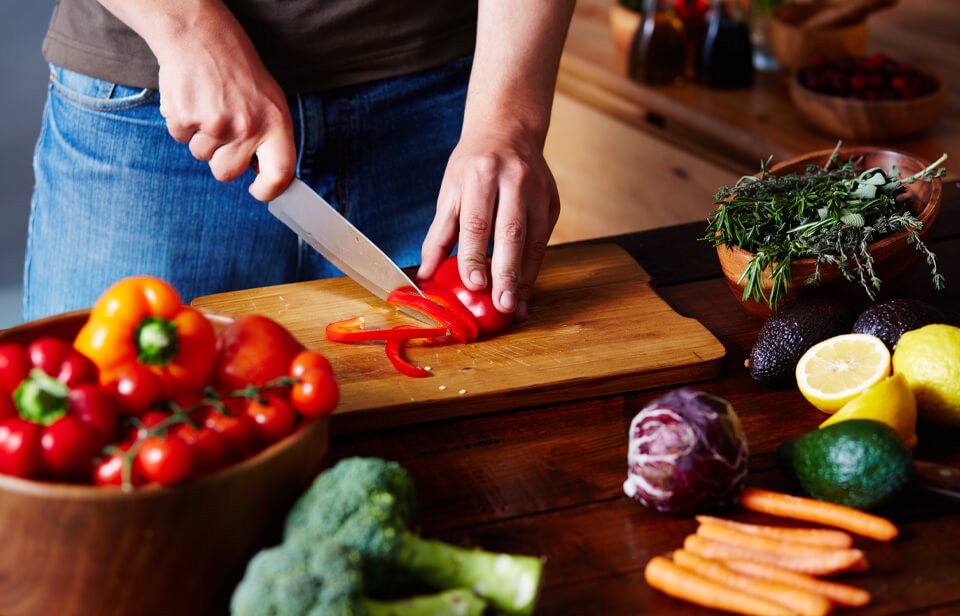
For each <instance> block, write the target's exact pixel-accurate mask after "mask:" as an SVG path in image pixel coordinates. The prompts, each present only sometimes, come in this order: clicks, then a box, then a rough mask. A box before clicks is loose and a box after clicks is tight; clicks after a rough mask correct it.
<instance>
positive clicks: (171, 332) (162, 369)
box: [73, 276, 217, 398]
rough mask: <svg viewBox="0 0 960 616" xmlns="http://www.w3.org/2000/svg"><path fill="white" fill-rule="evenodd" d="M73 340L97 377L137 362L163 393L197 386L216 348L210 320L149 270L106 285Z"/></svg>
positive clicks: (103, 380) (208, 370)
mask: <svg viewBox="0 0 960 616" xmlns="http://www.w3.org/2000/svg"><path fill="white" fill-rule="evenodd" d="M73 344H74V348H76V349H77V350H78V351H80V352H81V353H83V354H84V355H86V356H87V357H89V358H90V359H91V360H93V363H95V364H96V365H97V367H98V368H99V370H100V382H101V383H103V384H106V383H109V382H111V380H113V379H114V378H115V376H116V374H117V373H118V372H120V371H123V370H128V369H129V368H130V367H131V366H132V365H133V366H135V365H136V364H139V365H141V366H145V367H146V368H148V369H149V371H150V372H151V373H152V374H153V375H155V376H156V378H157V380H158V382H159V385H160V391H161V392H162V394H163V397H164V398H169V397H172V396H174V395H175V394H177V393H180V392H186V391H202V390H203V388H204V387H205V386H206V385H207V384H208V383H209V379H210V376H211V372H212V370H213V365H214V361H215V359H216V353H217V351H216V332H215V331H214V329H213V325H212V324H211V323H210V321H209V320H208V319H207V318H206V317H205V316H204V315H203V314H202V313H200V312H199V311H197V310H196V309H194V308H191V307H190V306H187V305H184V304H183V302H182V300H181V298H180V294H179V293H178V292H177V291H176V289H174V288H173V286H172V285H170V284H169V283H168V282H166V281H164V280H161V279H159V278H154V277H152V276H134V277H130V278H124V279H122V280H120V281H118V282H116V283H114V284H113V285H112V286H111V287H110V288H109V289H107V290H106V292H104V294H103V295H102V296H100V298H99V299H98V300H97V302H96V304H94V306H93V308H92V309H91V311H90V317H89V318H88V319H87V322H86V323H85V324H84V326H83V328H82V329H81V330H80V332H79V333H78V334H77V337H76V338H75V339H74V343H73Z"/></svg>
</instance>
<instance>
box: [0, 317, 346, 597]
mask: <svg viewBox="0 0 960 616" xmlns="http://www.w3.org/2000/svg"><path fill="white" fill-rule="evenodd" d="M115 306H116V304H115ZM191 310H194V309H192V308H190V307H189V306H180V308H178V309H177V311H178V313H177V315H176V316H169V317H168V316H167V315H150V316H149V319H150V323H151V324H155V323H156V322H157V321H163V322H165V323H167V324H173V326H172V328H170V329H168V333H169V332H170V331H172V332H174V334H173V335H174V336H176V335H179V340H178V344H179V347H178V346H177V345H174V352H173V353H171V354H170V358H171V359H170V362H171V364H169V366H170V368H171V374H172V373H173V372H175V370H174V369H173V364H172V362H184V363H186V362H189V361H192V359H191V358H189V357H182V356H180V355H179V354H178V351H177V349H178V348H179V349H183V348H190V349H192V350H193V353H192V357H193V358H194V359H195V357H196V356H197V355H198V354H199V355H205V356H206V357H208V358H209V362H210V364H209V365H207V366H206V367H200V368H196V367H195V368H196V369H198V370H206V371H207V372H205V373H204V374H205V376H204V380H206V381H208V382H209V383H210V384H209V385H208V386H207V387H205V388H204V389H203V390H202V391H189V392H187V391H185V390H184V391H178V392H177V393H170V395H169V398H168V399H166V402H164V403H163V404H161V403H160V402H159V401H158V400H156V398H158V395H152V396H150V397H153V398H155V400H154V401H153V402H151V403H150V404H146V403H144V404H145V405H144V407H143V408H142V409H139V407H137V408H138V409H139V410H135V409H134V407H133V406H128V405H129V404H131V403H132V402H131V401H132V398H131V397H127V398H122V399H121V396H123V395H126V394H123V393H122V392H121V391H120V390H123V389H124V388H126V389H125V391H126V392H127V393H129V392H130V391H132V390H134V389H136V387H137V386H138V385H137V383H138V382H140V383H141V384H142V383H143V382H146V381H148V380H149V376H150V374H153V375H155V376H156V375H159V374H160V369H159V368H157V369H152V368H149V369H147V372H136V371H134V372H135V373H136V374H137V375H138V376H135V377H130V378H128V376H129V374H132V373H126V372H122V371H119V372H117V374H127V375H128V376H125V377H123V378H125V379H127V380H126V381H124V382H125V383H126V385H124V386H123V387H120V388H119V389H116V388H115V389H111V383H112V381H111V380H110V379H108V378H106V377H105V376H104V375H105V374H108V373H109V374H113V372H108V371H107V370H106V368H105V367H104V366H106V364H105V363H101V361H100V360H102V359H103V357H98V358H96V360H92V359H91V357H90V356H91V355H92V353H87V352H84V353H81V355H83V356H84V357H86V358H88V359H91V361H94V362H95V365H96V368H97V372H95V376H94V377H93V379H92V381H91V382H92V383H93V384H90V383H91V382H87V381H84V382H83V383H80V382H77V381H76V380H74V379H77V378H79V377H77V376H76V375H78V374H87V370H86V367H85V366H84V364H83V361H82V359H78V358H77V357H75V356H73V355H70V359H69V360H66V359H63V356H64V355H65V354H69V353H70V351H69V350H71V349H72V351H79V350H80V349H81V347H83V346H84V345H82V344H81V343H80V333H81V331H83V330H84V329H85V328H87V327H92V325H91V324H92V323H93V322H94V321H95V318H97V312H96V311H97V308H96V307H94V308H93V309H92V310H83V311H76V312H69V313H64V314H60V315H56V316H53V317H49V318H45V319H40V320H37V321H32V322H28V323H24V324H21V325H18V326H15V327H12V328H10V329H7V330H3V331H0V390H2V391H0V411H2V416H0V469H2V472H0V520H2V521H3V523H2V524H0V543H2V545H3V550H0V613H2V614H25V615H30V614H38V615H39V614H44V615H45V614H57V615H58V616H68V615H76V616H81V615H84V616H86V615H89V614H97V615H98V616H106V615H111V614H117V615H120V614H124V615H127V614H138V615H148V614H157V615H161V614H162V615H169V614H178V615H192V614H196V615H201V614H211V613H226V611H227V604H228V601H229V598H230V593H231V592H232V589H233V586H234V585H235V583H236V582H237V581H239V579H240V578H241V577H242V574H243V571H244V569H245V567H246V563H247V561H248V560H249V558H250V557H251V556H252V555H253V554H254V553H255V552H256V550H258V549H260V548H262V547H264V546H265V545H267V544H268V543H270V542H272V541H273V540H275V539H276V537H275V536H274V535H276V534H277V533H278V532H279V531H278V529H279V528H281V527H282V520H283V516H284V515H285V514H286V511H287V509H288V508H289V507H290V506H291V505H292V503H293V502H294V500H295V499H296V498H297V497H298V496H299V495H300V494H301V493H302V492H303V491H304V490H305V489H306V488H307V487H308V486H309V484H310V482H311V481H312V479H313V477H314V476H315V475H316V474H317V473H318V472H319V471H320V470H321V469H322V467H323V466H324V464H325V457H326V453H327V449H328V443H329V431H328V425H329V422H328V419H327V416H326V415H318V416H314V417H310V416H307V415H303V414H300V413H299V412H298V411H299V407H298V406H296V405H294V404H293V393H292V392H293V390H294V389H295V388H296V387H297V384H299V383H301V382H305V381H298V380H294V379H292V378H291V379H289V380H284V379H285V378H286V377H285V376H280V377H277V378H276V379H275V380H271V381H270V382H269V383H266V384H263V386H260V385H257V386H253V385H251V388H252V389H248V391H247V393H250V392H251V391H256V392H257V393H258V394H259V395H254V396H241V395H239V392H237V391H235V390H232V389H229V388H224V387H220V385H219V383H220V382H219V381H218V380H217V377H218V375H219V374H220V371H221V370H222V369H225V368H236V367H238V366H239V367H241V368H243V366H244V365H246V366H247V367H252V368H253V369H259V368H261V367H263V365H264V364H263V361H261V362H259V363H258V362H250V361H249V360H250V359H251V358H252V357H253V356H259V357H260V358H261V360H264V359H265V360H266V363H270V361H271V359H270V358H265V357H264V355H263V349H264V348H268V347H269V348H273V349H285V352H286V353H293V352H296V353H297V354H298V356H299V353H300V352H301V351H304V349H303V348H302V346H299V343H296V341H295V339H293V337H292V336H290V335H289V333H287V334H286V335H287V336H288V337H289V338H287V339H286V340H280V341H278V339H277V338H270V336H271V335H273V334H275V333H277V332H280V329H282V328H280V329H277V328H279V327H280V326H279V325H276V324H275V323H273V325H272V326H270V327H267V328H264V327H263V322H262V321H259V322H254V323H252V325H251V323H250V322H243V323H240V324H239V325H238V324H237V323H238V321H239V320H240V319H242V318H244V317H237V318H236V319H231V318H226V317H220V318H218V317H214V316H212V315H204V314H202V313H196V314H188V313H187V311H191ZM194 312H196V311H194ZM184 315H186V316H184ZM115 316H116V315H112V314H111V315H110V317H109V318H115ZM126 316H127V317H130V318H131V319H133V320H131V321H130V322H129V323H127V324H126V325H124V326H123V327H129V326H130V324H131V323H136V322H137V319H140V322H141V323H146V322H147V320H146V317H145V315H136V314H134V315H133V316H132V317H131V312H128V313H127V315H126ZM99 317H100V318H104V315H103V314H102V313H101V314H99ZM141 317H144V318H143V319H141ZM109 318H108V319H109ZM187 323H192V325H187ZM271 323H272V322H271ZM97 326H98V327H103V328H104V330H103V331H101V332H100V334H104V332H106V334H105V335H102V336H101V335H100V334H98V335H97V336H94V338H95V339H96V340H97V341H100V340H101V339H103V340H109V339H110V338H111V336H112V335H114V334H116V335H117V338H116V339H115V340H114V341H113V342H111V343H110V344H114V345H116V344H119V343H118V342H117V340H121V339H124V336H122V335H121V334H123V333H124V330H123V327H121V326H117V325H115V324H113V323H112V322H110V321H109V320H104V321H100V322H99V323H98V324H97ZM241 326H242V327H246V328H247V329H246V330H245V331H244V332H238V327H241ZM273 326H275V327H273ZM147 327H149V326H147ZM208 327H209V328H210V329H207V328H208ZM271 327H273V329H272V330H271ZM192 328H194V329H198V330H203V331H204V332H205V333H204V334H203V336H201V337H200V338H191V339H190V340H188V339H187V338H188V336H190V337H193V336H194V335H195V332H194V331H193V329H192ZM251 328H252V329H251ZM142 329H144V327H138V328H137V331H141V330H142ZM108 330H109V331H108ZM211 330H212V331H213V332H214V337H213V338H211V337H210V331H211ZM284 331H285V330H284ZM280 335H281V336H282V335H283V333H282V332H281V333H280ZM53 339H55V340H60V341H65V342H66V347H63V346H62V345H61V346H59V347H57V346H56V345H55V344H54V343H53V342H51V340H53ZM250 341H253V342H250ZM291 341H293V342H291ZM211 342H212V343H213V344H214V345H215V350H214V351H211V350H210V349H209V347H208V348H207V349H206V350H199V351H198V344H201V343H202V344H206V345H208V344H210V343H211ZM239 342H242V344H240V343H239ZM44 345H46V346H44ZM257 345H259V346H257ZM41 348H42V349H46V352H47V358H48V360H49V359H50V357H55V356H56V353H54V352H53V351H51V350H50V349H59V351H58V352H59V353H61V355H60V356H56V357H57V359H56V361H57V362H60V363H55V364H50V363H49V361H44V362H42V363H43V365H42V366H40V362H39V360H38V359H37V357H38V356H37V355H36V354H37V353H40V351H38V350H37V349H41ZM87 348H89V347H87ZM65 349H67V350H65ZM102 351H103V352H104V353H105V354H110V353H113V351H112V350H111V349H102ZM307 353H310V352H309V351H307ZM113 356H114V357H119V356H120V355H119V354H117V353H113ZM9 358H14V361H9ZM16 358H20V359H16ZM24 358H26V359H24ZM275 359H276V360H277V362H278V363H277V365H281V364H282V365H284V366H286V367H285V368H283V369H282V370H283V371H284V374H286V372H287V371H288V370H290V371H292V368H290V366H291V361H290V359H289V358H285V359H284V358H280V356H279V355H277V356H276V358H275ZM281 359H282V361H281ZM50 361H52V360H50ZM24 362H27V364H29V363H30V362H34V363H33V367H31V368H30V370H29V371H25V372H20V373H15V372H10V370H11V366H13V365H20V364H23V363H24ZM283 362H285V363H283ZM68 364H69V366H71V367H70V368H69V369H66V368H65V369H62V370H61V369H59V368H54V369H51V368H50V366H51V365H58V366H59V365H63V366H66V365H68ZM38 366H39V367H38ZM327 366H329V364H327ZM20 369H23V366H22V365H21V366H20ZM38 369H42V370H43V371H45V373H46V375H47V376H43V375H41V374H40V372H38ZM244 369H247V368H244ZM241 372H242V371H241ZM51 373H52V374H51ZM148 373H149V374H148ZM224 373H226V372H224ZM17 374H19V376H17ZM24 374H29V375H30V376H29V377H26V378H25V377H23V375H24ZM207 374H209V377H208V376H206V375H207ZM232 374H233V375H234V376H237V377H239V376H242V375H241V374H240V372H237V371H234V372H233V373H232ZM11 375H12V376H11ZM33 378H39V379H41V381H42V383H45V385H43V387H41V391H42V392H45V393H43V394H41V395H36V396H35V395H32V394H30V393H29V392H30V391H31V390H32V389H33V388H34V387H35V386H34V385H32V384H27V385H24V383H27V381H28V379H33ZM331 378H332V375H331ZM137 379H140V381H137ZM18 381H19V382H20V385H16V383H17V382H18ZM58 383H59V384H58ZM169 384H170V382H167V381H164V382H163V383H162V385H163V387H168V386H169ZM14 386H15V387H14ZM11 388H14V390H15V391H14V392H10V391H8V390H10V389H11ZM44 388H45V389H44ZM93 388H99V390H98V391H102V392H104V393H105V394H106V395H107V399H109V400H110V401H111V403H112V404H113V406H112V407H110V406H109V405H106V404H105V405H104V406H103V407H102V408H101V411H100V414H99V415H98V416H100V417H103V416H109V417H113V418H114V419H115V424H114V427H112V428H109V429H103V430H102V431H100V432H98V433H97V434H98V436H97V439H100V440H98V441H97V443H98V444H97V447H98V448H99V453H97V454H96V455H95V457H94V458H93V459H90V457H89V455H87V456H86V458H84V460H85V461H84V462H78V463H77V464H79V465H80V466H81V470H80V471H79V472H76V471H75V472H66V469H67V468H68V465H66V464H61V465H60V466H59V467H58V466H56V465H51V464H50V462H49V460H50V459H54V458H56V456H54V453H55V450H54V448H55V447H56V446H57V442H58V441H57V440H56V438H55V437H54V436H49V434H50V433H51V432H52V431H53V430H54V429H55V428H54V426H58V425H60V423H59V422H66V420H67V419H68V418H71V417H74V416H76V417H75V419H74V422H73V425H74V428H77V426H80V424H82V423H83V422H84V421H86V417H87V415H89V414H90V413H89V412H87V411H83V410H81V409H82V408H87V407H83V406H82V405H80V404H79V403H77V402H76V396H75V392H78V391H89V390H92V389H93ZM162 391H164V392H167V393H169V392H172V391H174V390H172V389H162ZM20 392H27V393H20ZM57 392H60V394H63V395H62V405H59V406H58V404H59V403H58V404H51V403H50V401H49V399H50V398H56V396H57V395H60V394H58V393H57ZM267 394H270V396H267ZM163 395H164V397H165V396H166V394H163ZM274 395H276V396H279V399H280V402H276V407H277V408H279V407H281V406H282V405H283V404H284V401H288V402H289V406H291V407H294V412H295V414H294V417H293V423H290V421H289V420H288V421H286V423H284V425H283V426H281V427H276V426H277V425H278V424H273V426H274V428H275V431H274V433H273V434H272V435H270V434H268V433H267V432H265V431H264V428H263V426H262V425H260V426H259V427H257V426H255V423H256V422H259V421H260V419H256V418H255V415H254V414H253V413H254V410H253V404H254V401H256V402H257V403H260V402H263V401H264V399H266V398H270V399H271V400H276V399H277V398H272V397H271V396H274ZM146 397H147V396H146V395H143V396H141V398H143V399H146ZM38 401H39V402H38ZM27 408H34V409H36V408H40V409H42V413H44V414H47V415H48V421H47V422H46V423H45V424H44V423H41V422H39V421H34V420H27V419H25V414H26V415H29V416H30V417H33V418H34V419H36V418H37V417H39V415H38V414H37V413H40V412H41V411H29V412H27V411H25V410H24V409H27ZM51 410H52V411H53V414H52V415H50V412H51ZM108 410H109V412H113V413H114V415H109V413H108ZM331 410H332V409H331ZM151 414H153V415H151ZM328 414H329V413H327V415H328ZM214 415H217V416H218V417H227V418H228V419H232V420H236V422H235V423H233V424H229V425H233V426H234V427H236V426H241V425H242V426H244V428H243V429H236V430H235V431H234V432H230V433H229V434H231V435H232V436H228V431H227V428H226V426H227V425H228V423H217V422H218V421H220V420H216V421H214V420H209V421H208V419H209V418H210V417H212V416H214ZM77 418H79V419H77ZM241 420H242V421H241ZM100 423H101V425H102V424H103V422H100ZM25 424H31V425H30V426H26V431H25V432H24V434H39V431H46V432H43V434H44V436H43V437H42V438H43V439H46V440H41V441H38V442H40V443H41V445H40V446H39V447H40V449H36V448H34V449H33V450H32V451H33V453H34V454H36V455H34V456H33V457H32V458H31V457H30V455H25V456H21V457H20V458H19V460H20V462H21V464H20V466H17V464H14V463H13V462H12V461H13V460H15V459H18V458H16V456H17V455H18V452H17V441H16V439H12V438H10V435H11V434H14V433H15V432H16V431H17V430H18V429H21V428H24V426H25ZM107 425H108V426H109V424H107ZM215 426H216V427H215ZM61 432H62V429H61ZM108 432H109V436H106V434H107V433H108ZM92 433H93V432H90V431H88V432H83V431H82V430H81V431H79V432H76V433H75V434H81V435H87V434H92ZM217 435H219V436H217ZM151 439H152V440H151ZM244 439H246V440H244ZM67 441H69V439H67ZM174 441H176V442H178V443H179V444H177V445H173V444H172V443H173V442H174ZM22 442H27V441H22ZM59 442H61V443H63V442H65V441H59ZM105 442H106V443H108V444H107V445H106V446H102V445H103V443H105ZM50 443H53V444H52V445H50V446H49V447H48V445H49V444H50ZM151 443H152V444H151ZM218 443H219V444H218ZM184 446H186V449H184ZM151 447H153V449H151ZM68 450H69V448H68V447H67V446H66V445H64V449H62V450H60V453H61V454H62V455H61V458H62V459H66V458H67V457H68V456H67V454H66V453H64V452H66V451H68ZM164 451H165V452H166V454H165V455H166V456H167V457H166V458H163V457H162V456H163V455H164ZM148 452H149V455H151V456H156V455H160V456H161V457H159V458H157V457H151V458H149V459H147V457H145V456H147V455H148ZM185 452H186V453H185ZM20 453H23V452H22V451H21V452H20ZM28 453H29V452H28ZM58 455H59V454H58ZM124 455H126V456H128V457H127V458H123V456H124ZM51 456H53V457H51ZM31 460H32V462H31ZM111 460H112V461H113V467H112V470H111V469H110V468H107V469H103V468H101V467H103V466H109V464H110V463H111ZM124 460H126V462H124ZM201 460H203V461H204V463H201V462H200V461H201ZM185 461H186V462H185ZM34 463H36V464H34ZM31 464H33V467H34V468H33V469H32V470H31ZM164 464H166V466H164ZM184 464H186V466H184ZM151 465H152V466H151ZM185 468H186V469H188V472H187V471H184V469H185ZM164 469H166V470H164ZM181 471H184V472H181ZM164 472H166V473H167V475H164V474H163V473H164ZM170 473H174V475H176V476H175V477H174V476H172V475H170ZM170 479H174V480H173V481H168V480H170ZM117 483H119V484H120V485H114V484H117Z"/></svg>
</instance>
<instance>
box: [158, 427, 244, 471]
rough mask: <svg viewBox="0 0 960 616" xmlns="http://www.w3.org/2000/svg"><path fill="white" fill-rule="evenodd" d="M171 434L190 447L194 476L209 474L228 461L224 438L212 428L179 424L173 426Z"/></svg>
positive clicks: (227, 449) (227, 450)
mask: <svg viewBox="0 0 960 616" xmlns="http://www.w3.org/2000/svg"><path fill="white" fill-rule="evenodd" d="M171 433H172V434H173V435H174V436H176V437H178V438H180V439H181V440H182V441H183V442H184V443H186V444H187V445H188V446H189V447H190V451H191V453H192V454H193V466H194V474H202V473H209V472H211V471H214V470H216V469H218V468H221V467H223V466H225V465H226V464H227V462H229V461H230V451H229V448H228V445H227V439H226V437H225V436H224V435H223V434H221V433H219V432H217V431H216V430H213V429H212V428H208V427H206V426H200V427H195V426H193V425H191V424H189V423H181V424H177V425H175V426H174V427H173V428H172V429H171Z"/></svg>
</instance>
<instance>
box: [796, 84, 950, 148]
mask: <svg viewBox="0 0 960 616" xmlns="http://www.w3.org/2000/svg"><path fill="white" fill-rule="evenodd" d="M790 98H791V100H792V101H793V104H794V106H795V107H796V108H797V111H799V112H800V115H802V116H803V118H804V120H806V122H807V123H808V124H810V125H811V126H813V127H814V128H816V129H817V130H819V131H821V132H823V133H826V134H828V135H831V136H833V137H840V138H842V139H849V140H852V141H885V140H894V139H902V138H904V137H910V136H912V135H916V134H917V133H920V132H923V131H924V130H925V129H926V128H927V127H929V126H930V125H931V124H933V123H934V122H935V121H936V120H937V118H939V117H940V114H941V112H942V111H943V107H944V104H945V103H946V101H947V90H946V88H944V87H943V84H942V83H940V85H939V87H938V88H937V89H936V90H935V91H934V92H933V93H931V94H928V95H926V96H921V97H918V98H911V99H902V100H880V101H865V100H860V99H855V98H848V97H845V96H831V95H829V94H821V93H820V92H814V91H813V90H811V89H809V88H807V87H805V86H804V85H803V84H801V83H800V81H799V79H797V77H796V76H794V77H793V78H791V79H790Z"/></svg>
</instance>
